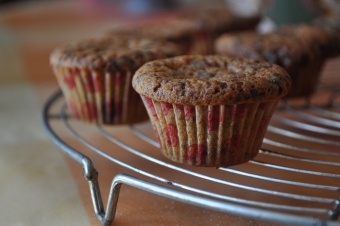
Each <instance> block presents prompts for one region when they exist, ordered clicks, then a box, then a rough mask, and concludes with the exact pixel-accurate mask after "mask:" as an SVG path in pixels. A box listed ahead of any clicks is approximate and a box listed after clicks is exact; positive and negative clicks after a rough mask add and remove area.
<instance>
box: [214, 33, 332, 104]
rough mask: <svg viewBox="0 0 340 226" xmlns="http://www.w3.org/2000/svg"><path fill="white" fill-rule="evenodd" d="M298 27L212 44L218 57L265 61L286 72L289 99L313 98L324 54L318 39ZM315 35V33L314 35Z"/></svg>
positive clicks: (232, 37)
mask: <svg viewBox="0 0 340 226" xmlns="http://www.w3.org/2000/svg"><path fill="white" fill-rule="evenodd" d="M307 30H308V29H302V28H298V27H290V28H284V29H281V30H278V31H274V32H271V33H267V34H258V33H255V32H239V33H229V34H224V35H221V36H220V37H219V38H218V39H217V40H216V42H215V50H216V52H217V53H218V54H223V55H230V56H236V57H246V58H252V59H257V60H265V61H268V62H270V63H274V64H278V65H280V66H282V67H283V68H285V69H286V70H287V72H288V73H289V75H290V76H291V79H292V88H291V90H290V92H289V94H288V95H287V97H289V98H293V97H294V98H295V97H309V96H311V95H312V94H313V92H314V90H315V88H316V85H317V84H318V79H319V76H320V74H321V70H322V66H323V64H324V62H325V59H326V58H325V54H324V52H326V51H324V50H323V48H324V47H325V46H323V45H321V44H320V45H316V43H322V42H323V41H322V35H320V37H317V36H315V38H314V36H312V35H311V34H312V33H314V31H313V32H311V31H308V32H307ZM315 34H316V33H315Z"/></svg>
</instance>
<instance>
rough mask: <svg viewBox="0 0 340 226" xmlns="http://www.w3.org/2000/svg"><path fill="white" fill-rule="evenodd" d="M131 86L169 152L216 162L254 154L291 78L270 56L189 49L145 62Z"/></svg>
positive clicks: (197, 162) (181, 158)
mask: <svg viewBox="0 0 340 226" xmlns="http://www.w3.org/2000/svg"><path fill="white" fill-rule="evenodd" d="M132 86H133V88H134V89H135V90H136V91H137V92H138V93H139V94H140V95H141V97H142V100H143V102H144V105H145V107H146V109H147V111H148V114H149V117H150V120H151V123H152V126H153V128H154V131H155V136H156V138H157V140H158V142H159V144H160V148H161V151H162V153H163V154H164V155H165V156H166V157H167V158H169V159H171V160H173V161H175V162H180V163H185V164H189V165H194V166H207V167H208V166H212V167H219V166H231V165H236V164H240V163H244V162H247V161H249V160H250V159H252V158H254V156H256V154H257V153H258V151H259V148H260V147H261V144H262V140H263V137H264V135H265V132H266V128H267V126H268V123H269V121H270V119H271V116H272V114H273V112H274V110H275V108H276V106H277V104H278V102H279V100H280V98H281V97H283V96H284V95H286V94H287V93H288V91H289V89H290V86H291V81H290V77H289V75H288V74H287V72H286V71H285V70H284V69H283V68H281V67H280V66H278V65H274V64H270V63H268V62H261V61H257V60H253V59H238V58H232V57H227V56H218V55H206V56H202V55H187V56H177V57H173V58H168V59H163V60H155V61H152V62H148V63H146V64H145V65H143V66H142V67H141V68H140V69H138V71H137V72H136V73H135V75H134V77H133V80H132Z"/></svg>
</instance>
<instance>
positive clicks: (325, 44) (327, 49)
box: [276, 24, 340, 58]
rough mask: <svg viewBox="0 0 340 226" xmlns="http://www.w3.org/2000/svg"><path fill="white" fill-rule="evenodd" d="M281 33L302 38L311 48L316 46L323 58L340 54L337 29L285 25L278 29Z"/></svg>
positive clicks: (339, 38) (339, 37) (339, 39)
mask: <svg viewBox="0 0 340 226" xmlns="http://www.w3.org/2000/svg"><path fill="white" fill-rule="evenodd" d="M276 33H278V34H279V35H284V36H286V37H291V36H293V37H294V38H295V39H300V40H301V41H303V42H304V43H305V44H306V45H307V46H308V47H309V48H314V49H315V50H316V51H318V52H319V54H320V55H321V57H323V58H331V57H336V56H339V55H340V47H339V46H340V45H339V43H340V36H339V33H338V32H336V30H332V29H331V28H329V27H327V26H325V27H322V26H317V25H310V24H309V25H299V26H284V27H281V28H280V29H278V30H277V31H276Z"/></svg>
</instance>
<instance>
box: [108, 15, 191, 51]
mask: <svg viewBox="0 0 340 226" xmlns="http://www.w3.org/2000/svg"><path fill="white" fill-rule="evenodd" d="M102 35H103V36H108V37H115V36H122V35H123V36H126V37H134V38H153V39H157V40H159V39H160V40H167V41H170V42H174V43H176V44H177V45H178V46H180V47H181V48H182V52H183V53H184V54H189V53H190V52H191V48H192V42H193V39H194V36H193V32H192V31H191V25H190V24H189V23H187V22H185V21H182V22H181V21H177V20H174V19H173V18H172V19H166V20H164V21H162V23H152V24H143V25H136V26H132V27H128V28H126V27H124V28H115V29H109V30H106V31H104V32H103V34H102Z"/></svg>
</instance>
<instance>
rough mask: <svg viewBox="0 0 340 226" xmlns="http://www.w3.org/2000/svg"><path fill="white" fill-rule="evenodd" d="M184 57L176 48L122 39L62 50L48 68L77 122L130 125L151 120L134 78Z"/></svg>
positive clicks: (89, 41) (81, 43) (88, 42)
mask: <svg viewBox="0 0 340 226" xmlns="http://www.w3.org/2000/svg"><path fill="white" fill-rule="evenodd" d="M180 54H182V50H181V49H180V48H179V47H178V46H177V45H176V44H174V43H170V42H167V41H164V40H155V39H148V38H134V37H131V36H129V37H128V36H124V35H121V36H115V37H99V38H92V39H86V40H81V41H76V42H72V43H67V44H65V45H61V46H59V47H57V48H56V49H55V50H54V51H53V52H52V54H51V56H50V62H51V66H52V68H53V71H54V73H55V75H56V78H57V80H58V83H59V86H60V87H61V89H62V91H63V94H64V96H65V99H66V102H67V104H68V107H69V109H70V111H71V113H72V115H73V116H74V117H75V118H77V119H80V120H82V121H86V122H90V123H102V124H127V123H138V122H142V121H145V120H147V119H148V116H147V113H146V111H145V108H144V106H143V103H142V101H141V100H140V97H139V95H138V94H137V93H136V92H135V91H134V90H133V88H132V86H131V80H132V76H133V74H134V72H135V71H136V70H137V69H138V68H139V67H140V66H142V65H143V64H144V63H146V62H148V61H152V60H155V59H162V58H166V57H171V56H176V55H180Z"/></svg>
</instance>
